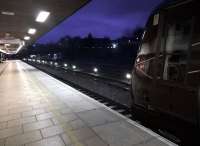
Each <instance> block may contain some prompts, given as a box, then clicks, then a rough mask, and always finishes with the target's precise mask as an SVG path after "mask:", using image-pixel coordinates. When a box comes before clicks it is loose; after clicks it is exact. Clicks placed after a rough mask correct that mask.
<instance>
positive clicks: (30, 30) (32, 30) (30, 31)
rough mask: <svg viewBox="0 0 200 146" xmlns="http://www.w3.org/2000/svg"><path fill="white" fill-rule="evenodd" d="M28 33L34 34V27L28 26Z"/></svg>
mask: <svg viewBox="0 0 200 146" xmlns="http://www.w3.org/2000/svg"><path fill="white" fill-rule="evenodd" d="M28 33H29V34H35V33H36V29H35V28H30V29H29V30H28Z"/></svg>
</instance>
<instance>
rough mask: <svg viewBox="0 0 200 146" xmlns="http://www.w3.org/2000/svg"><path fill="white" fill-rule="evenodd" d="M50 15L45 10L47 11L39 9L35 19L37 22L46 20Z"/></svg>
mask: <svg viewBox="0 0 200 146" xmlns="http://www.w3.org/2000/svg"><path fill="white" fill-rule="evenodd" d="M49 15H50V12H47V11H40V12H39V14H38V16H37V18H36V21H37V22H41V23H43V22H45V21H46V20H47V18H48V17H49Z"/></svg>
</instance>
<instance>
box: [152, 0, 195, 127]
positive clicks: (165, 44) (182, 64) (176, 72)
mask: <svg viewBox="0 0 200 146" xmlns="http://www.w3.org/2000/svg"><path fill="white" fill-rule="evenodd" d="M191 8H192V3H189V4H184V5H182V6H177V7H176V6H174V7H170V8H167V9H166V10H165V16H164V27H163V28H164V29H163V35H162V39H161V40H162V42H161V47H160V50H159V52H162V53H161V54H162V55H161V56H158V61H157V67H158V68H159V69H158V70H159V71H158V72H157V81H156V85H157V86H159V88H160V91H161V92H163V93H166V94H167V99H163V97H162V96H160V95H159V94H156V97H155V101H154V104H155V105H156V107H157V108H158V109H159V110H161V111H162V112H164V113H167V114H168V115H171V116H173V117H176V118H177V119H181V120H183V121H186V122H189V123H192V124H196V123H197V120H196V114H197V105H196V101H197V99H196V97H197V96H196V94H195V92H194V90H193V89H192V88H190V87H189V86H188V85H187V70H188V61H189V49H190V45H191V36H192V30H193V29H192V28H193V17H192V9H191ZM185 11H187V13H184V12H185ZM183 13H184V15H183ZM165 98H166V96H165Z"/></svg>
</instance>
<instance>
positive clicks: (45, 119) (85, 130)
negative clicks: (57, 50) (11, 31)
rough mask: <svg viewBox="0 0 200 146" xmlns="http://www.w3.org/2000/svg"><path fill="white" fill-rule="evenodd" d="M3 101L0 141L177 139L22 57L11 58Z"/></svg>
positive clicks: (70, 145)
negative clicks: (155, 130)
mask: <svg viewBox="0 0 200 146" xmlns="http://www.w3.org/2000/svg"><path fill="white" fill-rule="evenodd" d="M11 91H12V92H11ZM0 101H1V103H0V146H7V145H8V146H12V145H13V146H14V145H17V146H21V145H23V146H134V145H137V146H167V145H171V146H172V145H175V144H174V143H172V142H170V141H168V140H166V139H165V138H163V137H161V136H160V135H158V134H156V133H154V132H152V131H151V130H149V129H147V128H145V127H143V126H141V125H139V124H137V123H136V122H134V121H132V120H130V119H127V118H126V117H124V116H122V115H120V114H119V113H117V112H115V111H113V110H112V109H110V108H108V107H106V106H105V105H103V104H101V103H99V102H97V101H95V100H94V99H92V98H90V97H89V96H87V95H85V94H83V93H81V92H79V91H77V90H76V89H74V88H72V87H70V86H68V85H66V84H64V83H62V82H61V81H59V80H57V79H55V78H53V77H51V76H49V75H47V74H46V73H44V72H41V71H39V70H38V69H36V68H34V67H32V66H30V65H28V64H26V63H24V62H21V61H17V60H16V61H8V62H7V66H6V69H5V70H4V72H3V73H2V74H1V76H0Z"/></svg>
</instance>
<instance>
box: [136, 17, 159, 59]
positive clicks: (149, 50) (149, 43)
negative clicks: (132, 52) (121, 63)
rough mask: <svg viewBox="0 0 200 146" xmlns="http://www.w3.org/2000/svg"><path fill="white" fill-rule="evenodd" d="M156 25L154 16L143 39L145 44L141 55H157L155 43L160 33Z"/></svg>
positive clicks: (140, 52) (141, 49)
mask: <svg viewBox="0 0 200 146" xmlns="http://www.w3.org/2000/svg"><path fill="white" fill-rule="evenodd" d="M153 24H154V16H151V18H150V19H149V22H148V24H147V29H146V31H145V35H144V38H143V43H142V46H141V48H140V51H139V55H140V54H142V55H147V54H155V52H156V47H155V41H156V37H157V32H158V26H157V25H153Z"/></svg>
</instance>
